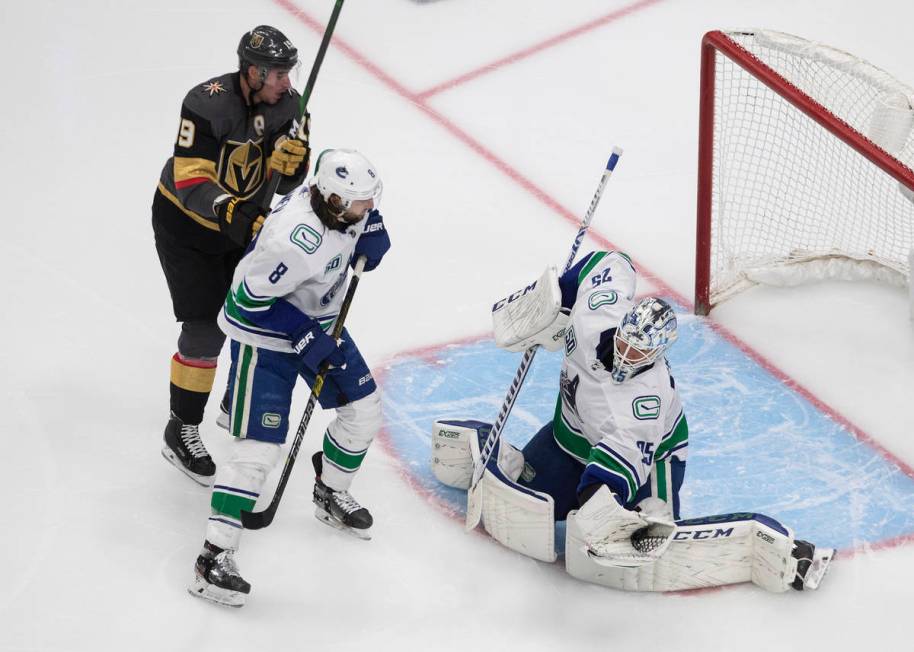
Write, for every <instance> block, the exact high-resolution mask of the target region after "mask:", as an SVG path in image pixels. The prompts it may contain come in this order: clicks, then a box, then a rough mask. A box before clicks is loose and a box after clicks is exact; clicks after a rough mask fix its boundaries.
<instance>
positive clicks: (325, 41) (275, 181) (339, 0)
mask: <svg viewBox="0 0 914 652" xmlns="http://www.w3.org/2000/svg"><path fill="white" fill-rule="evenodd" d="M343 2H344V0H336V4H335V5H334V6H333V12H332V13H331V14H330V20H329V21H327V28H326V29H325V30H324V36H323V38H321V44H320V47H318V48H317V55H316V56H315V57H314V63H313V64H311V73H310V74H309V75H308V81H307V82H306V83H305V90H303V91H302V94H301V97H299V99H298V125H299V129H304V128H305V124H304V123H303V122H302V119H303V118H304V117H305V110H306V109H307V108H308V100H309V99H310V98H311V91H312V90H314V84H315V82H316V81H317V73H318V72H319V71H320V69H321V64H322V63H323V62H324V55H325V54H327V47H328V46H329V45H330V39H331V38H332V37H333V30H334V29H336V21H337V20H338V19H339V17H340V12H341V11H343ZM289 135H290V136H291V137H296V138H297V137H298V134H294V135H293V134H289ZM281 178H282V175H281V174H272V175H271V176H270V181H269V184H268V185H267V194H266V196H265V197H266V199H265V201H266V202H267V205H266V206H265V208H267V209H269V208H270V203H271V202H272V201H273V196H274V195H275V194H276V189H277V188H278V187H279V182H280V179H281Z"/></svg>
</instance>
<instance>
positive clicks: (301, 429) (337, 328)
mask: <svg viewBox="0 0 914 652" xmlns="http://www.w3.org/2000/svg"><path fill="white" fill-rule="evenodd" d="M366 260H367V259H366V258H365V256H359V259H358V260H357V261H356V263H355V269H354V270H353V272H352V280H351V281H349V287H348V288H347V290H346V297H345V298H344V299H343V305H342V306H340V314H339V315H338V316H337V318H336V322H334V324H333V333H332V334H331V337H332V338H333V339H334V340H338V339H339V338H340V335H342V334H343V322H345V321H346V315H347V314H348V313H349V306H350V304H351V303H352V297H353V296H354V295H355V289H356V288H357V287H358V286H359V278H360V277H361V276H362V271H363V270H364V269H365V261H366ZM329 366H330V365H329V363H327V362H324V363H322V364H321V367H320V369H319V370H318V372H317V376H316V377H315V378H314V385H312V387H311V396H309V397H308V405H307V407H305V413H304V414H303V415H302V418H301V422H300V423H299V424H298V430H297V431H296V433H295V439H294V440H293V442H292V447H291V448H290V449H289V455H288V457H286V464H285V466H283V467H282V475H281V476H279V484H277V485H276V491H275V492H274V493H273V499H272V500H271V501H270V504H269V505H268V506H267V508H266V509H265V510H263V511H261V512H248V511H245V510H241V524H242V525H244V529H246V530H259V529H261V528H265V527H267V526H268V525H269V524H270V523H272V522H273V517H274V516H276V509H277V508H278V507H279V501H280V500H281V499H282V494H283V492H284V491H285V490H286V484H288V482H289V476H290V475H291V474H292V466H293V465H294V464H295V458H296V457H298V449H299V448H301V443H302V439H304V437H305V430H306V429H307V428H308V422H309V421H311V413H312V412H314V404H315V403H317V398H318V397H319V396H320V394H321V390H322V389H323V388H324V376H326V375H327V369H328V368H329Z"/></svg>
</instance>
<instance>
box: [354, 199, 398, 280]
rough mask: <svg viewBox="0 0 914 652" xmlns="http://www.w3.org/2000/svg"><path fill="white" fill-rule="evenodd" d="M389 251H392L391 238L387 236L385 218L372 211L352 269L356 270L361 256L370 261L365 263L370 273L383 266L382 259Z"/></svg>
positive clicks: (361, 237)
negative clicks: (356, 262)
mask: <svg viewBox="0 0 914 652" xmlns="http://www.w3.org/2000/svg"><path fill="white" fill-rule="evenodd" d="M388 249H390V236H388V235H387V229H386V228H385V227H384V218H383V217H381V214H380V213H379V212H378V211H371V212H370V213H368V219H367V220H365V229H364V230H363V231H362V235H360V236H359V241H358V242H356V244H355V253H354V254H353V256H352V262H351V265H352V268H353V269H355V261H357V260H358V259H359V256H365V258H367V259H368V260H367V261H366V262H365V271H366V272H370V271H371V270H373V269H374V268H375V267H377V266H378V265H380V264H381V259H382V258H383V257H384V254H386V253H387V250H388Z"/></svg>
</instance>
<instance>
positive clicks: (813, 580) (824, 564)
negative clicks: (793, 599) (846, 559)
mask: <svg viewBox="0 0 914 652" xmlns="http://www.w3.org/2000/svg"><path fill="white" fill-rule="evenodd" d="M791 554H792V555H793V556H794V558H795V559H797V576H796V577H795V578H794V580H793V582H791V584H790V586H791V587H792V588H793V589H795V590H797V591H802V590H804V589H810V590H812V589H817V588H819V583H820V582H821V581H822V578H823V577H825V573H826V572H827V571H828V565H829V564H830V563H831V560H832V559H834V557H835V549H834V548H816V546H815V545H813V544H811V543H809V541H803V540H802V539H797V540H795V541H794V542H793V552H792V553H791Z"/></svg>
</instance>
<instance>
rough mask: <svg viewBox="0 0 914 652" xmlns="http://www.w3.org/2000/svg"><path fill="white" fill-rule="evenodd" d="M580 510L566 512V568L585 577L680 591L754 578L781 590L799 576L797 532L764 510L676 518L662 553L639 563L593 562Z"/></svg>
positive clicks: (610, 583)
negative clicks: (795, 542)
mask: <svg viewBox="0 0 914 652" xmlns="http://www.w3.org/2000/svg"><path fill="white" fill-rule="evenodd" d="M576 514H577V513H576V512H571V514H569V515H568V528H567V531H566V539H565V569H566V570H567V572H568V573H569V574H570V575H572V576H573V577H576V578H578V579H580V580H583V581H585V582H593V583H595V584H602V585H603V586H609V587H612V588H614V589H622V590H625V591H682V590H687V589H699V588H707V587H712V586H723V585H725V584H736V583H740V582H752V583H754V584H756V585H758V586H760V587H762V588H763V589H766V590H768V591H773V592H778V593H779V592H782V591H786V590H788V589H789V588H791V582H793V580H794V578H795V577H796V573H797V560H796V559H795V558H794V557H793V556H792V554H791V553H792V551H793V547H794V537H793V532H792V531H791V530H790V528H787V527H785V526H783V525H782V524H781V523H779V522H778V521H776V520H774V519H773V518H770V517H768V516H764V515H762V514H752V513H736V514H721V515H718V516H708V517H705V518H696V519H690V520H683V521H678V522H677V523H676V529H675V531H674V532H673V534H672V536H671V537H670V542H669V545H668V547H667V548H666V550H665V552H664V553H663V555H662V556H661V557H660V558H659V559H657V560H656V561H653V562H649V563H646V564H643V565H640V566H637V567H623V566H619V567H611V566H606V565H603V564H599V563H597V562H595V561H594V560H593V559H592V558H591V557H590V556H589V555H588V554H587V542H586V539H587V537H586V535H585V532H584V531H583V530H582V527H581V525H582V523H579V522H578V519H577V518H576ZM810 588H812V587H810Z"/></svg>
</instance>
